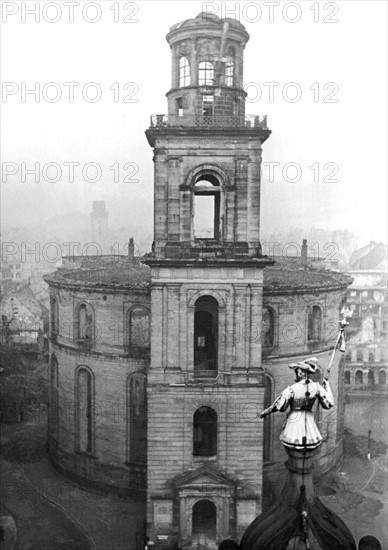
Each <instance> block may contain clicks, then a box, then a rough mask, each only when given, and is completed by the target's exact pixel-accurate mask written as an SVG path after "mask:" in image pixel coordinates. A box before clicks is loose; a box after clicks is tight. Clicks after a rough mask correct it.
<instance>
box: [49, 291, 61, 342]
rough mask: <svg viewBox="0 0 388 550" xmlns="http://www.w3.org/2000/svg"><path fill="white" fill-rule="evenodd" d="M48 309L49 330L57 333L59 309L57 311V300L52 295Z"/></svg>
mask: <svg viewBox="0 0 388 550" xmlns="http://www.w3.org/2000/svg"><path fill="white" fill-rule="evenodd" d="M50 311H51V332H52V333H54V334H57V333H58V328H59V311H58V301H57V299H56V298H54V297H52V298H51V304H50Z"/></svg>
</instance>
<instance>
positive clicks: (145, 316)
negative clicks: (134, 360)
mask: <svg viewBox="0 0 388 550" xmlns="http://www.w3.org/2000/svg"><path fill="white" fill-rule="evenodd" d="M128 332H129V334H128V341H129V352H130V355H131V356H132V357H148V356H149V351H150V313H149V311H148V309H146V308H144V307H141V306H136V307H134V308H133V309H132V310H131V311H130V312H129V322H128Z"/></svg>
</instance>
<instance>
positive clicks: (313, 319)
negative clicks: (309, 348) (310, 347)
mask: <svg viewBox="0 0 388 550" xmlns="http://www.w3.org/2000/svg"><path fill="white" fill-rule="evenodd" d="M307 323H308V326H307V340H308V341H309V342H320V341H321V337H322V336H321V335H322V311H321V308H320V307H319V306H313V307H312V308H309V312H308V321H307Z"/></svg>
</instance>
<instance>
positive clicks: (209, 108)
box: [202, 95, 214, 116]
mask: <svg viewBox="0 0 388 550" xmlns="http://www.w3.org/2000/svg"><path fill="white" fill-rule="evenodd" d="M202 101H203V114H204V116H213V105H214V96H212V95H204V96H203V100H202Z"/></svg>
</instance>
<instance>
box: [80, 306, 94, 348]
mask: <svg viewBox="0 0 388 550" xmlns="http://www.w3.org/2000/svg"><path fill="white" fill-rule="evenodd" d="M93 339H94V319H93V310H92V308H91V307H90V306H89V305H88V304H81V305H80V307H79V308H78V340H82V341H84V342H93Z"/></svg>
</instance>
